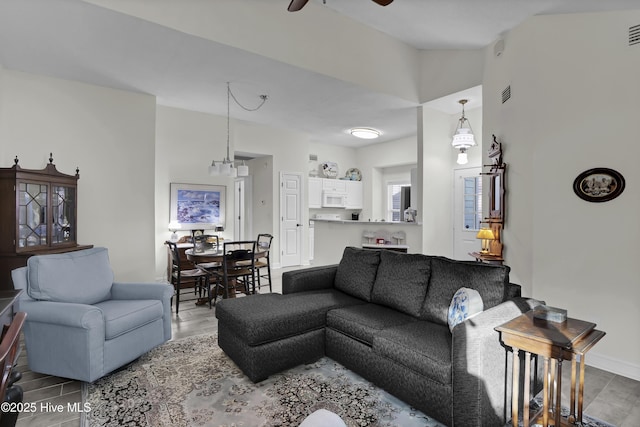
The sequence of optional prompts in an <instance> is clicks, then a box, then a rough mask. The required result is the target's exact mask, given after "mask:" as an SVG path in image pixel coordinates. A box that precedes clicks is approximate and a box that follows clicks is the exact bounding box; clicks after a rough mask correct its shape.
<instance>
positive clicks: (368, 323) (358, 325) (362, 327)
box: [327, 304, 416, 345]
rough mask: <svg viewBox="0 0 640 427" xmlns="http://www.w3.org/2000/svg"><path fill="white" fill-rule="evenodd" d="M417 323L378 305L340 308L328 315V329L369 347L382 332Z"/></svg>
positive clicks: (397, 312)
mask: <svg viewBox="0 0 640 427" xmlns="http://www.w3.org/2000/svg"><path fill="white" fill-rule="evenodd" d="M415 321H416V319H415V318H413V317H411V316H408V315H406V314H403V313H400V312H399V311H396V310H393V309H391V308H387V307H383V306H381V305H377V304H362V305H356V306H352V307H344V308H338V309H335V310H331V311H329V312H328V313H327V327H329V328H332V329H335V330H336V331H339V332H342V333H343V334H345V335H347V336H349V337H351V338H353V339H356V340H358V341H361V342H363V343H366V344H368V345H371V344H372V343H373V337H374V336H375V335H376V334H378V333H379V332H380V331H381V330H383V329H386V328H390V327H392V326H397V325H404V324H405V323H411V322H415Z"/></svg>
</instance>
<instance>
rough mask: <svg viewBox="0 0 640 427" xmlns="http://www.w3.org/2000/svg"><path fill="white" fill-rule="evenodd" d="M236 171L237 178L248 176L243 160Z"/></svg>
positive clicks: (247, 168)
mask: <svg viewBox="0 0 640 427" xmlns="http://www.w3.org/2000/svg"><path fill="white" fill-rule="evenodd" d="M236 169H237V170H238V176H249V166H247V165H245V164H244V160H243V161H242V164H241V165H239V166H238V167H237V168H236Z"/></svg>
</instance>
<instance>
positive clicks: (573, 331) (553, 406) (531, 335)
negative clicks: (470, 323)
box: [496, 311, 605, 427]
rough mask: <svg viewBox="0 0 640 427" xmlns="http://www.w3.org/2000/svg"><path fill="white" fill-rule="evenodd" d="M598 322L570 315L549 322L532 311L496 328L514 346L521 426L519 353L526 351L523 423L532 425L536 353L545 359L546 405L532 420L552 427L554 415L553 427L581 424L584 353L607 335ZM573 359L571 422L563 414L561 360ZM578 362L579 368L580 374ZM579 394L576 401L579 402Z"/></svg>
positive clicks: (514, 406) (515, 406)
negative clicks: (531, 381)
mask: <svg viewBox="0 0 640 427" xmlns="http://www.w3.org/2000/svg"><path fill="white" fill-rule="evenodd" d="M595 326H596V325H595V323H591V322H585V321H583V320H578V319H571V318H568V319H567V320H565V321H564V322H562V323H556V322H549V321H545V320H540V319H536V318H534V317H533V311H529V312H527V313H525V314H522V315H520V316H518V317H516V318H515V319H513V320H510V321H509V322H507V323H505V324H503V325H500V326H498V327H496V331H498V332H499V333H500V339H501V340H502V342H503V343H504V344H505V345H507V346H509V347H511V348H512V349H513V391H512V397H511V417H512V418H511V420H512V424H513V426H514V427H517V426H518V415H519V414H518V410H519V405H518V401H519V396H518V390H519V388H520V387H519V385H520V380H521V377H520V372H519V371H520V363H519V357H518V355H519V353H520V352H521V351H522V352H524V360H525V364H524V374H523V376H522V380H523V381H525V384H524V393H523V394H524V395H523V402H524V403H523V410H522V417H523V425H524V427H529V426H530V418H531V416H530V413H529V412H530V411H529V402H530V399H531V396H530V389H531V386H530V384H527V382H529V381H530V378H531V354H537V355H539V356H541V357H542V358H543V360H544V378H543V392H542V393H543V404H542V408H541V409H540V411H538V412H537V413H535V414H534V415H533V417H532V421H533V422H534V423H535V422H540V421H542V425H543V426H544V427H548V426H549V418H550V417H552V418H553V423H552V424H553V425H554V426H561V425H565V426H571V425H574V423H576V422H578V423H580V425H581V424H582V404H583V392H584V366H585V365H584V358H585V354H586V353H587V352H588V351H589V350H590V349H591V348H592V347H593V346H594V345H595V344H596V343H597V342H598V341H600V339H601V338H602V337H603V336H604V335H605V333H604V332H602V331H599V330H597V329H595ZM563 360H571V403H570V405H571V406H570V408H569V410H570V414H569V418H568V423H567V422H565V421H564V420H562V418H561V416H560V411H561V408H562V405H561V396H562V390H561V387H562V361H563ZM578 365H579V369H580V373H579V375H578V374H577V371H578ZM576 393H577V402H576Z"/></svg>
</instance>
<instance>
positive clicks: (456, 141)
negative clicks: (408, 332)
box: [451, 99, 476, 165]
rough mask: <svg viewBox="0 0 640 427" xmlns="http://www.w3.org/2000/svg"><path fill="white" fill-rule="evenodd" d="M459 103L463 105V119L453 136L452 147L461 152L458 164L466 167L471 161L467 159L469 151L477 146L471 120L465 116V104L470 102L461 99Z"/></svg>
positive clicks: (460, 120) (461, 118)
mask: <svg viewBox="0 0 640 427" xmlns="http://www.w3.org/2000/svg"><path fill="white" fill-rule="evenodd" d="M458 102H459V103H460V104H462V117H460V119H459V120H458V126H457V127H456V131H455V133H454V134H453V140H452V141H451V145H452V146H453V148H455V149H457V150H460V153H459V154H458V160H457V163H458V164H459V165H465V164H467V162H468V161H469V159H468V158H467V149H469V148H471V147H474V146H475V145H476V138H475V137H474V136H473V131H472V130H471V123H469V119H467V118H466V117H465V116H464V104H466V103H467V102H468V101H467V100H466V99H461V100H460V101H458Z"/></svg>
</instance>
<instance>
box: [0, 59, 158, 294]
mask: <svg viewBox="0 0 640 427" xmlns="http://www.w3.org/2000/svg"><path fill="white" fill-rule="evenodd" d="M0 75H1V80H0V164H1V165H2V167H10V166H12V165H13V159H14V157H15V156H16V155H17V156H18V158H19V160H20V163H19V164H20V166H21V167H23V168H26V169H42V168H44V167H45V166H46V164H47V163H48V158H49V153H50V152H52V153H53V159H54V164H55V165H56V167H57V169H58V170H59V171H60V172H63V173H67V174H73V173H74V172H75V169H76V167H79V168H80V179H79V181H78V242H79V243H80V244H92V245H94V246H104V247H107V248H108V249H109V256H110V259H111V265H112V268H113V270H114V273H115V277H116V279H117V280H121V281H129V280H131V281H152V280H153V279H154V265H155V259H154V254H155V251H154V231H155V230H154V215H155V206H154V166H155V162H154V152H155V149H154V137H155V125H154V123H155V105H156V104H155V98H154V97H152V96H148V95H142V94H134V93H129V92H124V91H118V90H113V89H106V88H103V87H97V86H90V85H86V84H83V83H78V82H71V81H66V80H60V79H54V78H48V77H42V76H37V75H33V74H27V73H21V72H15V71H9V70H2V69H0Z"/></svg>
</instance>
